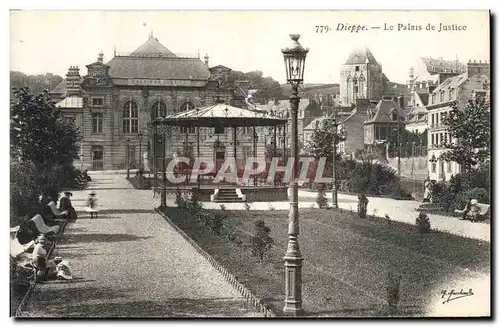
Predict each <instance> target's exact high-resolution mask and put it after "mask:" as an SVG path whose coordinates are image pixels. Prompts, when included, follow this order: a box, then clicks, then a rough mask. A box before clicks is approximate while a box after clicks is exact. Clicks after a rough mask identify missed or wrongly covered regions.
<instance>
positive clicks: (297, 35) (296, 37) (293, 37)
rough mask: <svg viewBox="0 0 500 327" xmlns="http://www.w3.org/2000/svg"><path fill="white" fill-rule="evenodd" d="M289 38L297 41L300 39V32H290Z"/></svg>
mask: <svg viewBox="0 0 500 327" xmlns="http://www.w3.org/2000/svg"><path fill="white" fill-rule="evenodd" d="M290 38H291V39H292V40H294V41H298V40H299V39H300V34H290Z"/></svg>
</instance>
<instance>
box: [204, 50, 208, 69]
mask: <svg viewBox="0 0 500 327" xmlns="http://www.w3.org/2000/svg"><path fill="white" fill-rule="evenodd" d="M204 59H205V65H206V66H207V67H208V53H207V54H205V58H204Z"/></svg>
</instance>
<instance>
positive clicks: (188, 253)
mask: <svg viewBox="0 0 500 327" xmlns="http://www.w3.org/2000/svg"><path fill="white" fill-rule="evenodd" d="M92 177H93V181H92V182H91V183H90V184H89V187H88V189H95V190H96V192H97V198H98V204H99V210H100V213H99V218H98V219H89V217H88V214H85V213H83V212H81V211H82V209H83V206H84V203H85V198H86V196H87V193H88V189H87V190H84V191H76V192H73V194H74V196H73V201H72V202H73V205H74V206H75V208H76V210H77V211H78V212H80V213H79V219H78V220H77V221H76V222H75V223H70V224H69V225H68V227H67V229H66V232H65V233H64V235H63V237H62V240H61V242H60V243H59V245H58V247H57V248H56V250H55V256H61V257H63V258H65V259H68V260H69V261H70V265H71V268H72V270H73V274H74V277H75V278H74V280H73V281H69V282H61V281H52V282H48V283H46V284H41V285H38V286H37V289H36V290H35V292H34V293H33V295H32V297H31V299H30V301H29V302H28V304H27V306H26V308H25V310H24V311H23V316H26V317H89V318H90V317H183V316H184V317H248V316H261V314H260V313H258V312H257V311H256V310H255V309H254V308H253V307H251V306H250V305H248V304H247V303H246V301H245V299H244V298H243V297H241V296H240V295H239V294H238V293H237V292H236V291H235V290H234V289H233V288H232V287H231V286H230V285H229V284H228V283H227V282H225V280H224V279H223V278H222V276H221V275H220V274H219V273H218V272H217V271H216V270H215V269H214V268H213V267H212V266H211V265H210V264H209V263H208V262H207V261H206V260H205V259H204V258H203V257H202V256H201V255H200V254H198V252H196V250H195V249H194V248H193V247H192V246H191V245H190V244H189V243H188V242H187V241H185V240H184V239H183V238H182V236H180V235H179V234H178V233H177V232H176V231H175V230H174V228H173V227H172V226H170V225H169V224H168V223H167V222H166V221H165V220H164V219H163V218H162V217H161V216H160V215H158V214H156V213H154V212H153V208H154V207H155V206H157V205H158V204H159V203H158V202H159V199H158V198H156V199H155V198H153V197H152V192H151V191H142V190H134V189H132V187H131V186H130V184H129V183H128V182H127V181H126V180H125V178H124V176H123V175H113V174H109V175H107V174H96V175H92Z"/></svg>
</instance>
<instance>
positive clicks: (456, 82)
mask: <svg viewBox="0 0 500 327" xmlns="http://www.w3.org/2000/svg"><path fill="white" fill-rule="evenodd" d="M466 80H467V73H464V74H461V75H457V76H453V77H449V78H447V79H445V80H444V82H443V83H441V84H439V85H438V86H437V87H436V88H435V89H434V91H432V93H439V92H440V91H441V90H443V91H444V90H447V89H450V88H457V87H458V86H460V85H461V84H462V83H464V82H465V81H466Z"/></svg>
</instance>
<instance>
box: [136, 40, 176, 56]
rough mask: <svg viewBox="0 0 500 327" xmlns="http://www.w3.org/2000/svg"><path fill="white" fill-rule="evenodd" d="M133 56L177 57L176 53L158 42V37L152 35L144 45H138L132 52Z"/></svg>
mask: <svg viewBox="0 0 500 327" xmlns="http://www.w3.org/2000/svg"><path fill="white" fill-rule="evenodd" d="M130 55H131V56H141V55H144V56H155V55H157V56H160V55H161V56H167V57H176V55H175V54H174V53H173V52H172V51H170V50H168V49H167V48H166V47H165V46H163V44H161V43H160V42H158V39H157V38H154V37H150V38H149V39H148V40H147V41H146V42H144V44H143V45H141V46H140V47H138V48H137V49H136V50H135V51H134V52H132V53H131V54H130Z"/></svg>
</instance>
